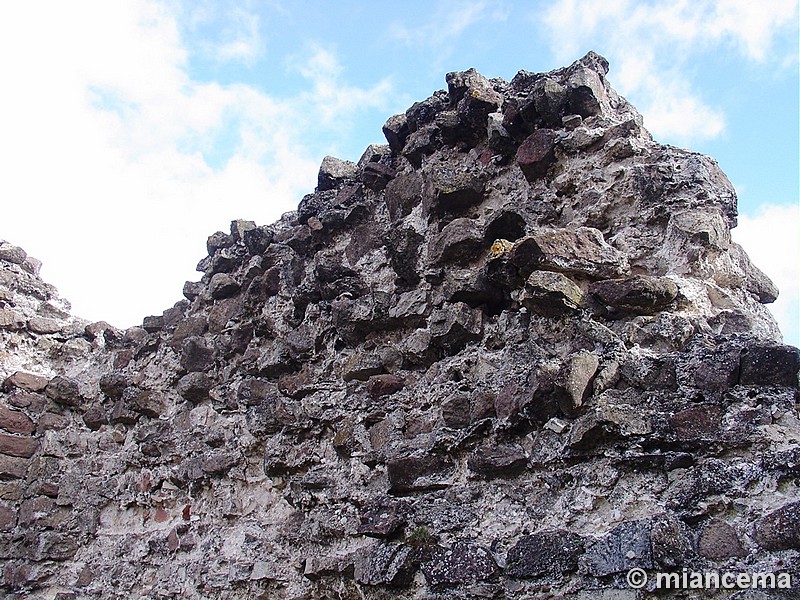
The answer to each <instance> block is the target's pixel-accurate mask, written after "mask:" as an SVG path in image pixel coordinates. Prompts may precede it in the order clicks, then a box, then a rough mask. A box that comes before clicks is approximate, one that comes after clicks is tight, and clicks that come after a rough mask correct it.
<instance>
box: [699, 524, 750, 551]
mask: <svg viewBox="0 0 800 600" xmlns="http://www.w3.org/2000/svg"><path fill="white" fill-rule="evenodd" d="M697 552H698V554H700V556H704V557H705V558H710V559H712V560H720V559H725V558H731V557H741V556H747V551H746V550H745V549H744V547H742V542H741V540H740V539H739V536H738V535H737V534H736V530H735V529H734V528H733V527H731V526H730V525H729V524H728V523H726V522H725V521H719V520H717V519H712V520H711V521H710V522H709V523H708V524H706V526H705V527H703V530H702V531H701V532H700V538H699V539H698V540H697Z"/></svg>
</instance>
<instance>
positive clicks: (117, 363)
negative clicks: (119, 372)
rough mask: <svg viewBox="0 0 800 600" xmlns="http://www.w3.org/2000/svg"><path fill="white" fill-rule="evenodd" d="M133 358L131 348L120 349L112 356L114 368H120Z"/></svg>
mask: <svg viewBox="0 0 800 600" xmlns="http://www.w3.org/2000/svg"><path fill="white" fill-rule="evenodd" d="M132 359H133V350H120V351H119V352H117V353H116V355H115V356H114V368H115V369H122V368H124V367H126V366H127V365H128V363H129V362H131V360H132Z"/></svg>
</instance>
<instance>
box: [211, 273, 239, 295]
mask: <svg viewBox="0 0 800 600" xmlns="http://www.w3.org/2000/svg"><path fill="white" fill-rule="evenodd" d="M239 289H240V286H239V284H238V283H237V281H236V280H235V279H234V278H233V277H231V276H230V275H228V274H227V273H215V274H214V276H213V277H212V278H211V283H209V284H208V290H209V293H210V294H211V297H212V298H213V299H214V300H221V299H222V298H229V297H231V296H234V295H236V294H238V293H239Z"/></svg>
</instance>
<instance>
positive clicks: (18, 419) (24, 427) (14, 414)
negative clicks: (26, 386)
mask: <svg viewBox="0 0 800 600" xmlns="http://www.w3.org/2000/svg"><path fill="white" fill-rule="evenodd" d="M0 427H2V428H3V429H5V430H6V431H8V432H9V433H21V434H22V435H29V434H31V433H33V430H34V429H35V428H36V426H35V425H34V423H33V421H31V420H30V419H29V418H28V415H26V414H25V413H23V412H20V411H18V410H11V409H9V408H8V407H5V406H0Z"/></svg>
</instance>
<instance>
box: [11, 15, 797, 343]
mask: <svg viewBox="0 0 800 600" xmlns="http://www.w3.org/2000/svg"><path fill="white" fill-rule="evenodd" d="M588 50H595V51H597V52H599V53H600V54H602V55H604V56H605V57H606V58H608V59H609V61H610V63H611V72H610V74H609V79H610V80H611V82H612V84H613V85H614V86H615V88H616V89H617V90H618V91H619V92H620V93H622V94H623V95H625V96H626V97H627V98H628V99H629V100H630V101H632V102H633V103H634V105H636V106H637V107H638V108H639V110H640V112H642V113H643V115H644V118H645V126H646V127H647V128H648V129H649V130H650V131H651V132H652V133H653V135H654V136H655V137H656V139H658V140H659V141H662V142H665V143H670V144H674V145H678V146H682V147H686V148H690V149H692V150H697V151H700V152H703V153H706V154H710V155H712V156H714V157H715V158H716V159H717V160H718V161H719V162H720V164H721V166H722V168H723V170H724V171H725V172H726V173H727V175H728V177H729V178H730V179H731V181H732V182H733V183H734V185H735V186H736V188H737V191H738V193H739V208H740V213H741V216H740V220H739V223H740V225H739V228H737V229H736V230H735V231H734V236H735V239H737V240H739V241H740V243H742V244H743V245H744V246H745V249H746V250H747V251H748V253H749V254H750V255H751V257H752V258H753V259H754V260H755V262H756V264H758V265H759V266H760V267H761V268H762V269H763V270H764V271H765V272H766V273H767V274H769V275H770V276H771V277H772V278H773V280H774V281H775V282H776V283H777V284H778V286H779V287H780V289H781V298H780V299H779V300H778V302H776V303H775V304H774V305H772V309H773V312H774V314H775V315H776V317H777V318H778V319H779V322H780V324H781V326H782V329H783V331H784V334H785V339H786V341H788V342H791V343H793V344H796V345H797V344H800V331H798V329H800V327H799V326H798V321H799V320H800V317H799V315H800V305H799V304H798V297H799V296H800V292H799V290H798V288H799V287H800V285H799V284H798V281H800V274H798V263H799V262H800V247H799V246H798V239H800V235H798V233H799V232H800V211H799V210H798V163H800V159H799V158H798V2H797V0H771V1H769V2H753V1H751V0H718V1H712V0H686V1H683V0H675V1H672V2H668V1H643V0H605V1H603V2H596V1H591V0H557V1H548V2H544V1H541V2H535V1H532V2H517V1H511V0H493V1H491V2H489V1H488V0H487V1H481V0H473V1H468V0H462V1H455V0H426V1H418V0H411V1H406V2H396V3H383V2H363V1H358V2H357V1H346V0H341V1H338V2H323V1H322V0H318V1H314V2H312V1H304V0H292V1H289V0H286V1H283V2H282V1H279V0H275V1H269V0H261V1H255V0H254V1H252V2H247V1H241V2H221V1H217V2H211V1H203V0H192V1H188V0H187V1H185V2H184V1H181V0H164V1H155V0H153V1H147V0H99V1H88V0H75V1H74V2H63V1H61V0H53V1H45V2H39V1H35V0H27V1H24V2H23V1H19V0H10V1H8V2H3V3H2V5H0V73H2V78H3V93H2V94H0V161H1V162H0V164H2V169H1V170H0V173H2V176H0V207H1V208H2V210H1V211H0V215H2V216H1V217H0V239H6V240H8V241H10V242H12V243H14V244H17V245H20V246H22V247H23V248H25V249H26V250H28V252H29V253H30V254H32V255H33V256H36V257H37V258H39V259H41V260H42V261H44V264H45V266H44V268H43V270H42V275H43V277H44V278H45V279H46V280H48V281H49V282H51V283H54V284H55V285H56V286H57V287H58V288H59V291H60V292H61V294H62V295H63V296H64V297H66V298H68V299H69V300H70V301H71V302H72V304H73V308H74V312H75V313H76V314H78V315H80V316H83V317H85V318H88V319H92V320H99V319H104V320H107V321H110V322H112V323H114V324H116V325H118V326H123V327H124V326H129V325H133V324H137V323H140V322H141V318H142V317H143V316H145V315H148V314H160V313H161V311H162V310H163V309H165V308H167V307H169V306H171V305H172V304H174V303H175V302H176V301H178V300H180V299H181V297H182V296H181V288H182V287H183V282H184V281H185V280H197V279H199V274H198V273H196V272H195V271H194V267H195V265H196V263H197V261H198V260H199V259H201V258H202V257H203V256H204V255H205V239H206V237H207V236H208V235H209V234H211V233H213V232H214V231H217V230H219V229H223V230H224V229H226V228H227V226H228V224H229V222H230V221H231V220H232V219H234V218H247V219H251V220H255V221H256V222H258V223H259V224H265V223H270V222H272V221H274V220H275V219H276V218H277V217H278V216H280V214H281V213H283V212H285V211H288V210H292V209H294V208H295V206H296V205H297V202H298V201H299V199H300V198H301V197H302V196H303V195H304V194H305V193H308V192H309V191H312V190H313V188H314V186H315V184H316V173H317V170H318V167H319V163H320V162H321V160H322V157H323V156H325V155H326V154H332V155H335V156H338V157H340V158H346V159H351V160H357V159H358V157H359V156H360V155H361V152H362V151H363V149H364V148H365V147H366V146H367V145H368V144H370V143H383V142H384V140H383V137H382V134H381V125H382V124H383V123H384V122H385V120H386V119H387V118H388V117H389V116H391V115H392V114H395V113H398V112H402V111H404V110H405V109H406V108H407V107H408V106H410V105H411V103H413V102H414V101H416V100H421V99H423V98H425V97H427V96H429V95H430V94H431V93H432V92H433V91H435V90H437V89H440V88H443V87H445V83H444V75H445V73H446V72H448V71H454V70H463V69H467V68H469V67H475V68H477V69H478V70H479V71H480V72H482V73H483V74H485V75H487V76H490V77H496V76H499V77H503V78H505V79H511V78H512V77H513V76H514V74H515V73H516V72H517V71H518V70H520V69H526V70H529V71H546V70H550V69H553V68H557V67H560V66H564V65H566V64H569V63H571V62H572V61H574V60H575V59H577V58H579V57H581V56H582V55H583V54H585V53H586V52H587V51H588Z"/></svg>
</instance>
